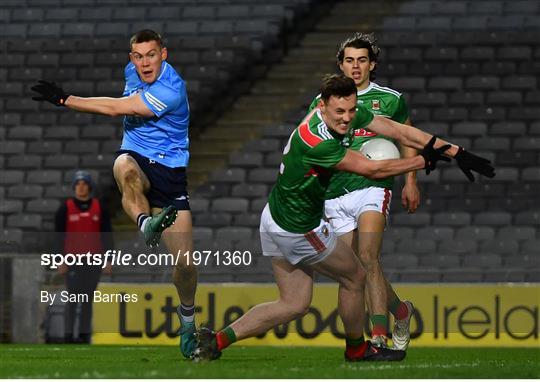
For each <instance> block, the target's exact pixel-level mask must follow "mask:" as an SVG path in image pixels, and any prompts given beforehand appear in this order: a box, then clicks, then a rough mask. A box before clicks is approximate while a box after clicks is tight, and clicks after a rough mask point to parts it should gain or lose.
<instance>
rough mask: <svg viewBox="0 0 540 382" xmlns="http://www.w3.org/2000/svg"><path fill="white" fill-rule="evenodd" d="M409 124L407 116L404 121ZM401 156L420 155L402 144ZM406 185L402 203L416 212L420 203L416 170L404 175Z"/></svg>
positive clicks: (402, 194)
mask: <svg viewBox="0 0 540 382" xmlns="http://www.w3.org/2000/svg"><path fill="white" fill-rule="evenodd" d="M404 124H405V125H407V126H412V124H411V120H410V119H409V118H407V120H406V121H405V122H404ZM400 146H401V147H400V150H401V157H402V158H412V157H414V156H416V155H418V151H417V150H416V149H413V148H412V147H408V146H405V145H400ZM404 178H405V185H404V186H403V189H402V191H401V205H402V206H403V208H405V209H407V212H409V213H414V212H415V211H416V209H417V208H418V205H419V204H420V190H419V189H418V185H417V184H416V171H409V172H408V173H406V174H405V175H404Z"/></svg>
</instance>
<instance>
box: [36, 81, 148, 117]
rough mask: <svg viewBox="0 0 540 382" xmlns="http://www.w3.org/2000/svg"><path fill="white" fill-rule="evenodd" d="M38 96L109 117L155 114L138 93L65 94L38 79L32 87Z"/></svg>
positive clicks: (58, 104) (54, 103) (50, 83)
mask: <svg viewBox="0 0 540 382" xmlns="http://www.w3.org/2000/svg"><path fill="white" fill-rule="evenodd" d="M32 90H33V91H34V92H36V93H38V96H35V97H32V99H33V100H34V101H47V102H50V103H52V104H53V105H56V106H65V107H68V108H70V109H73V110H77V111H82V112H85V113H94V114H103V115H108V116H111V117H115V116H121V115H134V116H139V117H148V118H149V117H154V116H155V114H154V113H153V112H152V111H151V110H150V109H149V108H148V106H146V104H145V103H144V101H143V100H142V98H141V96H140V95H139V94H135V95H132V96H129V97H122V98H112V97H78V96H75V95H72V94H67V93H66V92H64V90H63V89H62V88H61V87H60V86H58V85H56V84H55V83H54V82H49V81H44V80H40V81H38V83H37V84H36V85H34V86H33V87H32Z"/></svg>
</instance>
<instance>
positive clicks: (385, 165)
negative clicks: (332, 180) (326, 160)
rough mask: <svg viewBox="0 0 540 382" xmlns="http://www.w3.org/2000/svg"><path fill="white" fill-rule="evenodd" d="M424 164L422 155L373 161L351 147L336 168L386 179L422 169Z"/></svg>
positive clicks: (372, 177) (368, 176) (371, 177)
mask: <svg viewBox="0 0 540 382" xmlns="http://www.w3.org/2000/svg"><path fill="white" fill-rule="evenodd" d="M424 166H425V162H424V158H422V157H421V156H420V155H416V156H415V157H413V158H406V159H387V160H377V161H372V160H369V159H367V158H366V157H365V156H364V155H363V154H361V153H359V152H356V151H354V150H350V149H349V150H347V153H346V154H345V156H344V157H343V159H342V160H341V162H339V163H338V164H337V165H336V166H335V168H336V169H337V170H340V171H348V172H353V173H355V174H358V175H361V176H365V177H366V178H370V179H384V178H387V177H389V176H393V175H399V174H403V173H405V172H407V171H414V170H420V169H423V168H424Z"/></svg>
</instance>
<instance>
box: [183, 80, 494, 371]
mask: <svg viewBox="0 0 540 382" xmlns="http://www.w3.org/2000/svg"><path fill="white" fill-rule="evenodd" d="M321 94H322V95H321V99H322V101H321V105H320V107H319V108H317V109H314V110H312V111H311V112H310V113H309V114H308V115H307V117H306V118H305V119H304V121H303V122H302V123H301V124H300V125H299V126H298V128H297V129H295V130H294V131H293V133H292V134H291V136H290V138H289V141H288V143H287V145H286V147H285V149H284V152H283V159H282V163H281V165H280V169H279V175H278V179H277V182H276V185H275V186H274V188H273V189H272V191H271V193H270V196H269V199H268V204H267V205H266V207H265V208H264V211H263V212H262V215H261V224H260V233H261V246H262V251H263V255H264V256H270V257H271V260H272V268H273V271H274V276H275V279H276V283H277V286H278V289H279V298H278V299H277V300H276V301H272V302H268V303H263V304H259V305H256V306H254V307H253V308H251V309H250V310H249V311H248V312H247V313H246V314H244V315H243V316H242V317H240V318H239V319H237V320H236V321H234V322H233V323H232V324H231V325H230V326H227V327H226V328H224V329H223V330H220V331H219V332H218V333H214V332H213V331H211V330H209V329H207V328H201V329H199V331H198V332H197V341H198V344H197V348H196V349H195V352H194V357H193V359H194V360H195V361H200V360H213V359H217V358H219V357H220V356H221V352H222V350H223V349H225V348H227V347H228V346H229V345H231V344H232V343H234V342H236V341H238V340H241V339H245V338H248V337H254V336H257V335H259V334H262V333H265V332H266V331H268V330H269V329H271V328H273V327H274V326H276V325H280V324H284V323H287V322H290V321H292V320H294V319H296V318H298V317H301V316H303V315H304V314H305V313H306V312H307V311H308V308H309V306H310V303H311V298H312V289H313V273H314V272H315V271H316V272H319V273H321V274H323V275H326V276H328V277H331V278H333V279H334V280H336V281H337V282H338V284H339V293H338V313H339V315H340V317H341V319H342V321H343V325H344V329H345V336H346V341H345V342H346V349H345V359H346V360H348V361H399V360H401V359H403V358H404V357H405V352H404V351H402V350H394V349H388V348H379V347H376V346H373V345H372V344H371V343H370V342H369V341H365V340H364V335H363V327H364V310H365V306H364V284H365V271H364V269H363V268H362V266H361V263H360V261H359V260H358V258H357V257H356V256H355V254H354V252H353V250H352V249H351V247H350V246H348V245H347V244H345V243H344V242H342V241H341V240H339V239H338V237H337V235H336V234H335V233H334V232H333V231H332V229H331V226H330V225H329V224H328V223H327V222H325V221H324V220H323V219H322V218H323V213H324V202H325V193H326V190H327V187H328V184H329V182H330V178H331V176H332V173H333V172H334V170H341V171H349V172H354V173H357V174H360V175H363V176H367V177H369V178H376V179H383V178H386V177H389V176H392V175H398V174H402V173H406V172H409V171H414V170H418V169H422V168H426V171H428V172H429V171H431V170H434V169H435V165H436V162H437V161H438V160H442V159H444V160H447V161H449V159H448V158H446V157H444V156H442V154H443V153H446V154H447V155H455V154H456V153H457V152H458V148H457V147H456V146H451V145H449V144H447V143H446V142H445V141H442V140H440V139H436V137H431V136H430V135H429V134H426V133H424V132H422V131H421V130H418V129H416V128H412V127H407V126H405V125H401V124H398V123H395V122H392V123H389V122H387V121H386V119H385V118H379V119H376V117H374V116H373V114H371V113H370V112H368V111H367V110H366V109H362V108H359V109H358V113H357V107H356V86H355V84H354V81H353V80H352V79H350V78H348V77H346V76H344V75H336V74H334V75H331V76H327V77H325V79H324V81H323V85H322V89H321ZM355 114H358V116H357V121H358V122H357V123H361V124H362V127H368V126H369V127H370V129H373V130H374V131H376V132H378V133H380V134H384V135H388V136H389V137H391V138H395V139H397V140H399V141H400V142H401V143H403V144H406V145H408V146H411V147H414V148H417V149H422V151H421V155H417V156H415V157H413V158H405V159H392V160H382V161H370V160H368V159H367V158H366V157H365V156H364V155H363V154H361V153H359V152H357V151H354V150H349V149H347V148H346V147H347V146H348V145H349V144H350V124H351V121H352V120H353V119H354V117H355ZM393 124H395V125H396V126H393ZM424 145H425V146H424ZM434 146H436V147H438V148H434ZM468 157H470V158H473V159H472V162H468V163H470V166H469V167H468V168H471V169H474V170H477V169H478V168H481V170H482V171H483V172H485V173H489V171H492V170H493V169H492V167H491V166H489V165H487V164H485V163H484V161H485V160H484V159H483V158H479V157H477V156H475V155H473V154H468ZM482 165H483V166H482ZM486 166H488V167H486Z"/></svg>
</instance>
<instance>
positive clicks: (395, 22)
mask: <svg viewBox="0 0 540 382" xmlns="http://www.w3.org/2000/svg"><path fill="white" fill-rule="evenodd" d="M415 27H416V18H415V17H408V16H391V17H385V18H384V19H383V24H382V29H383V30H385V31H395V30H414V29H415Z"/></svg>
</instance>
